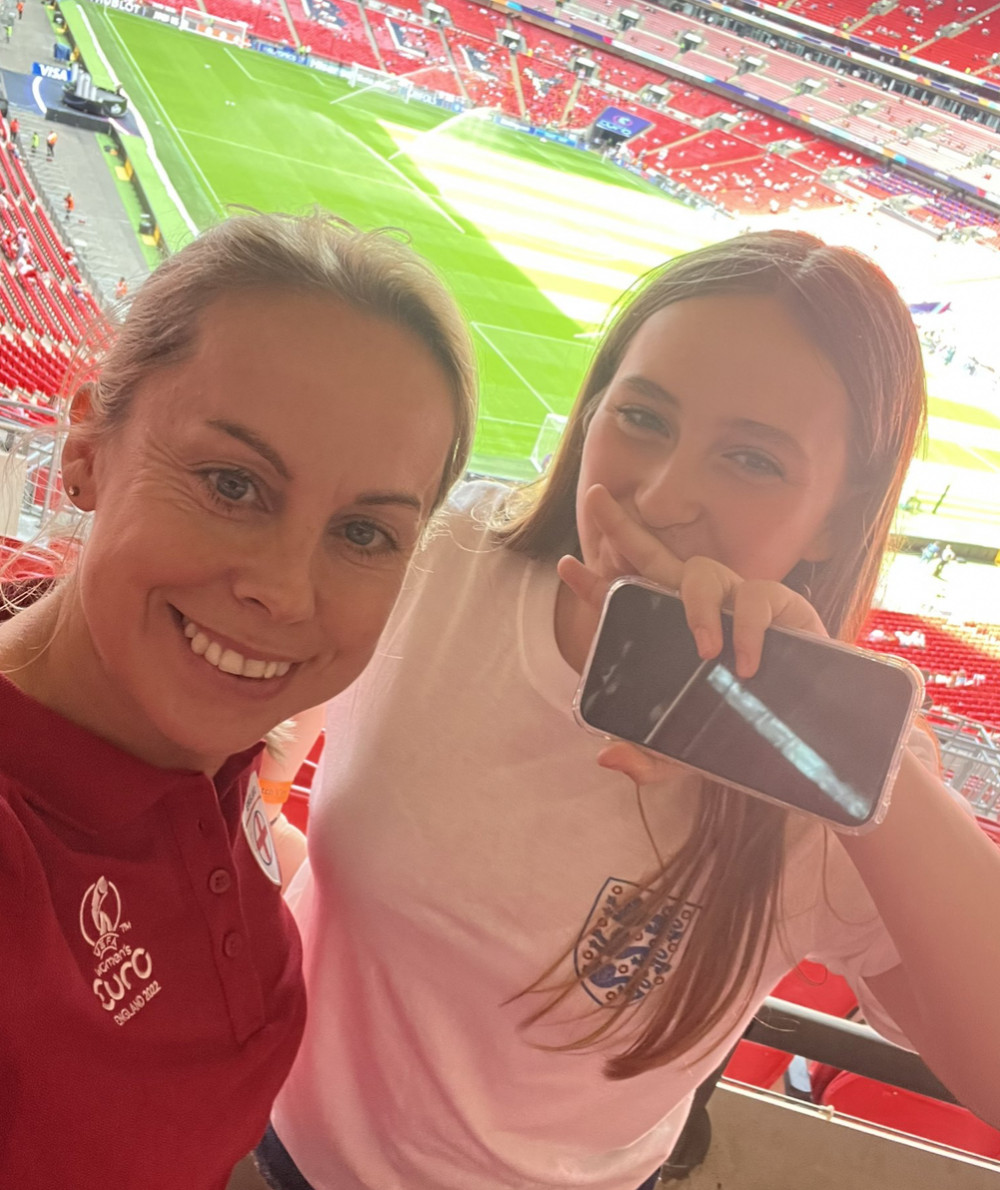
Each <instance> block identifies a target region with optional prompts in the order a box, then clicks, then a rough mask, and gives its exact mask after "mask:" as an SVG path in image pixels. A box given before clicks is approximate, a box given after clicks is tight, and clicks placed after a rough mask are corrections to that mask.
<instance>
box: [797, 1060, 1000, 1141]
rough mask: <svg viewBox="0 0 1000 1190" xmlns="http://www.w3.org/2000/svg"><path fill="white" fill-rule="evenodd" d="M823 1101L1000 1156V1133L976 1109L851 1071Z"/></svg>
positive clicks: (854, 1113) (888, 1124)
mask: <svg viewBox="0 0 1000 1190" xmlns="http://www.w3.org/2000/svg"><path fill="white" fill-rule="evenodd" d="M818 1102H819V1103H822V1104H826V1105H828V1106H829V1107H833V1108H836V1110H837V1111H838V1112H843V1113H844V1114H845V1115H848V1116H853V1117H854V1118H855V1119H859V1120H868V1121H870V1122H872V1123H876V1124H881V1125H883V1126H884V1127H886V1128H894V1129H896V1130H897V1131H898V1132H905V1133H907V1134H909V1135H910V1136H917V1137H922V1138H923V1139H925V1140H931V1141H935V1142H937V1143H938V1144H944V1145H950V1146H951V1147H952V1148H955V1149H962V1150H964V1151H965V1152H968V1153H978V1154H979V1155H980V1156H982V1157H992V1158H994V1159H996V1158H1000V1132H998V1131H997V1130H996V1129H995V1128H991V1127H990V1126H989V1124H984V1123H983V1121H982V1120H980V1119H977V1117H976V1116H974V1115H973V1114H972V1112H970V1111H966V1110H965V1108H962V1107H958V1106H957V1105H956V1104H953V1103H943V1102H941V1101H940V1100H937V1099H929V1098H928V1097H927V1096H926V1095H918V1094H916V1093H915V1092H913V1091H903V1090H900V1089H899V1088H898V1087H890V1086H887V1085H886V1084H885V1083H879V1082H875V1080H874V1079H868V1078H862V1077H861V1075H858V1074H851V1073H850V1072H849V1071H846V1070H841V1071H840V1072H839V1073H837V1074H835V1075H834V1077H833V1078H832V1079H831V1080H830V1081H829V1082H828V1083H827V1084H826V1086H825V1087H823V1089H822V1091H821V1093H820V1095H819V1098H818Z"/></svg>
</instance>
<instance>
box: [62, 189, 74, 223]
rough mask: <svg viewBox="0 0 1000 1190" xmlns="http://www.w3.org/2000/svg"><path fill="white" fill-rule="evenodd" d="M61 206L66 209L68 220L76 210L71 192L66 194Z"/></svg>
mask: <svg viewBox="0 0 1000 1190" xmlns="http://www.w3.org/2000/svg"><path fill="white" fill-rule="evenodd" d="M63 206H64V207H65V208H66V218H67V219H68V218H69V217H70V216H71V215H72V214H73V212H74V211H75V210H76V199H75V198H74V197H73V194H72V191H68V192H67V194H66V197H65V198H64V199H63Z"/></svg>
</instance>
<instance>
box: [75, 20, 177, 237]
mask: <svg viewBox="0 0 1000 1190" xmlns="http://www.w3.org/2000/svg"><path fill="white" fill-rule="evenodd" d="M77 11H78V14H79V17H80V20H81V21H83V23H84V26H85V27H86V29H87V32H88V33H89V34H90V40H91V41H92V42H93V43H94V49H95V50H97V56H98V57H99V58H100V59H101V62H102V64H103V66H104V69H105V70H106V71H107V72H108V77H109V78H111V79H113V80H114V82H115V83H116V84H117V83H119V82H120V81H121V80H120V79H119V78H118V75H117V74H116V73H115V71H114V70H113V69H112V66H111V63H110V62H109V61H108V59H107V56H106V54H105V53H104V50H103V49H102V48H101V42H100V39H99V38H98V37H97V34H96V33H95V32H94V30H93V28H92V27H91V24H90V21H89V20H87V14H86V13H85V12H84V11H83V9H82V8H79V9H78V10H77ZM106 23H107V26H108V28H109V29H110V30H111V32H112V33H114V35H115V36H116V37H118V31H117V30H116V29H115V27H114V25H113V24H112V23H111V19H110V17H108V18H107V19H106ZM118 41H119V43H121V38H120V37H118ZM129 56H130V57H131V55H129ZM132 112H133V115H134V116H135V122H136V124H137V125H138V127H139V132H140V133H141V134H142V139H143V140H144V141H145V142H146V151H147V152H148V153H149V160H150V161H151V162H152V165H153V169H154V170H156V175H157V177H158V178H159V179H160V182H161V183H162V184H163V188H164V189H165V190H166V192H167V194H168V195H169V197H170V201H171V202H172V203H173V204H174V206H175V207H176V208H177V213H178V214H179V215H180V217H181V219H182V220H183V222H184V224H185V226H186V227H187V229H188V231H190V232H191V234H192V235H195V236H196V235H197V234H198V224H197V223H195V221H194V220H193V219H192V218H191V216H190V214H189V213H188V209H187V207H186V206H185V205H184V202H183V200H182V199H181V196H180V195H179V194H178V193H177V190H176V188H175V187H174V184H173V182H172V181H171V180H170V176H169V174H168V173H167V171H166V170H165V169H164V168H163V165H162V163H161V161H160V158H159V157H158V156H157V153H156V146H155V145H154V144H153V136H152V133H151V132H150V131H149V128H148V126H147V124H146V121H145V120H144V119H143V117H142V113H141V112H140V111H139V110H138V109H137V108H136V107H135V105H134V104H133V107H132Z"/></svg>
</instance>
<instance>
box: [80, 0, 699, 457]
mask: <svg viewBox="0 0 1000 1190" xmlns="http://www.w3.org/2000/svg"><path fill="white" fill-rule="evenodd" d="M69 3H70V4H72V3H73V0H69ZM79 9H80V11H81V12H83V13H85V14H86V17H87V19H88V21H89V23H90V26H91V28H92V29H93V31H94V34H95V36H96V38H97V40H98V42H99V43H100V47H101V50H102V51H103V54H104V55H105V56H106V58H107V60H108V62H109V64H110V66H111V68H112V70H113V72H114V73H115V75H117V77H118V78H120V79H121V81H122V82H123V83H124V85H125V89H126V91H127V92H128V94H129V96H130V97H131V99H132V101H133V104H134V105H135V106H136V107H137V108H138V109H139V111H140V112H141V113H142V115H143V117H144V118H145V121H146V124H147V125H148V127H149V130H150V133H151V135H152V139H153V141H154V143H155V149H156V153H157V155H158V156H159V159H160V160H161V162H162V163H163V166H164V168H165V170H166V171H167V173H168V175H169V177H170V180H171V182H172V183H173V185H174V186H175V187H176V189H177V191H178V192H179V194H180V196H181V198H182V200H183V203H184V205H185V207H186V208H187V211H188V212H189V214H190V217H191V219H192V220H193V221H194V222H195V223H196V224H197V225H198V226H199V227H205V226H208V225H209V224H211V223H213V222H215V221H216V220H218V219H219V218H220V217H221V216H222V215H223V214H224V213H225V212H226V211H227V210H228V209H230V207H231V206H232V205H233V204H247V205H250V206H253V207H257V208H260V209H263V210H277V209H280V210H290V211H296V210H302V209H305V208H307V207H309V206H311V205H313V204H316V203H319V204H322V205H323V206H326V207H329V208H330V209H332V210H334V211H336V212H337V213H338V214H341V215H343V216H345V217H346V218H348V219H350V220H352V221H353V222H355V223H358V224H361V225H362V226H365V227H375V226H386V225H388V226H394V227H400V228H403V229H405V230H406V232H407V233H408V234H409V235H410V236H411V237H412V241H413V244H414V246H415V247H416V248H417V249H418V250H419V251H420V252H421V253H423V254H424V255H425V256H426V257H427V258H428V259H429V260H430V261H431V262H432V263H433V264H434V266H435V267H436V268H437V270H438V271H439V272H440V273H441V274H442V276H444V277H445V279H446V280H447V282H448V283H449V285H450V287H451V288H452V290H453V292H454V293H455V295H456V297H457V298H458V301H459V303H460V304H461V306H462V308H463V310H464V311H465V313H466V315H467V316H468V318H469V320H470V322H471V324H472V327H473V335H474V339H475V342H476V349H477V353H478V356H479V360H480V365H481V369H482V378H483V406H482V417H481V424H480V431H479V434H478V437H477V443H476V459H475V462H476V465H478V466H480V467H483V468H490V469H492V470H495V471H498V472H500V473H507V474H512V475H523V474H527V473H528V470H529V468H528V466H527V465H526V463H525V460H526V459H527V457H528V455H529V454H530V452H531V449H532V446H533V445H534V442H535V439H536V436H537V432H538V428H539V426H540V425H541V423H542V421H543V420H544V418H545V416H546V415H547V414H548V413H550V412H556V413H560V414H564V413H566V412H567V411H568V408H569V406H570V404H571V403H572V399H573V396H574V394H575V391H576V389H577V387H578V386H579V383H580V380H581V378H582V376H583V374H584V372H585V370H586V367H587V363H588V360H589V358H590V342H591V332H592V331H593V330H594V328H595V326H596V325H597V323H598V322H599V320H600V319H601V317H602V316H603V314H604V312H605V310H606V309H607V306H608V304H609V303H610V302H611V301H612V300H613V298H614V297H615V296H616V295H617V294H618V293H619V292H620V291H621V290H622V289H623V288H624V287H625V285H627V284H628V283H629V282H630V281H631V280H632V279H633V278H634V277H636V276H637V275H638V274H640V273H641V272H643V271H644V270H645V269H646V268H648V267H649V266H650V265H652V264H654V263H656V262H658V261H659V260H663V259H666V258H668V257H670V256H673V255H675V254H676V253H677V252H678V251H681V250H684V249H687V248H689V247H694V246H696V245H697V244H699V243H702V242H704V234H703V232H701V230H700V228H696V226H695V220H694V217H693V216H692V215H691V213H690V212H689V211H687V210H686V209H685V208H683V207H681V206H680V205H679V204H677V203H675V202H673V201H672V200H670V199H668V198H666V197H665V196H664V195H663V194H662V193H661V192H659V191H657V190H655V189H654V188H652V187H650V186H649V185H648V184H647V183H646V182H644V181H642V180H641V179H639V178H636V177H634V176H632V175H630V174H626V173H624V172H623V171H621V170H619V169H617V168H616V167H614V166H611V165H608V164H607V163H606V162H605V161H603V160H602V159H600V158H599V157H597V156H595V155H591V154H585V153H581V152H579V151H577V150H574V149H569V148H567V147H565V146H560V145H553V144H549V143H546V142H542V141H541V140H538V139H536V138H532V137H527V136H525V135H523V134H521V133H517V132H514V131H511V130H507V129H502V128H500V127H498V126H497V125H495V124H493V123H492V121H491V120H489V119H488V118H486V119H484V118H482V117H481V116H480V115H466V116H464V117H462V118H459V119H456V118H455V117H454V116H452V115H451V113H448V112H446V111H443V110H441V109H437V108H433V107H429V106H427V105H424V104H421V103H417V102H412V103H404V102H402V101H401V100H400V99H398V98H395V97H393V96H389V95H385V94H383V93H381V92H379V91H374V90H371V91H366V92H360V91H354V90H352V89H351V88H350V87H349V86H348V85H347V84H346V83H345V82H344V81H343V80H340V79H337V78H333V77H330V76H328V75H324V74H321V73H319V72H316V71H311V70H307V69H303V68H301V67H298V66H295V65H292V64H289V63H285V62H280V61H278V60H276V59H273V58H268V57H265V56H264V55H261V54H257V53H254V52H252V51H249V50H236V49H231V48H229V47H228V46H225V45H222V44H220V43H218V42H213V41H210V40H209V39H206V38H202V37H198V36H196V35H192V34H186V33H181V32H179V31H177V30H174V29H171V28H168V27H165V26H161V25H158V24H155V23H154V22H152V21H145V20H142V19H141V18H136V17H129V16H127V15H124V14H121V13H117V12H113V11H111V10H107V9H104V8H101V7H99V6H96V5H92V4H89V3H86V4H81V5H79ZM70 19H71V21H72V20H73V18H72V16H71V17H70ZM73 28H74V33H75V30H76V22H73ZM94 52H95V51H94V50H93V49H91V50H90V51H89V52H88V51H85V57H87V58H89V56H90V54H93V53H94ZM136 160H137V163H138V158H136ZM142 178H143V182H144V184H145V179H146V170H145V169H144V170H143V172H142ZM151 201H153V199H151ZM159 201H160V202H162V201H163V200H162V196H161V198H160V200H159ZM154 206H156V202H154Z"/></svg>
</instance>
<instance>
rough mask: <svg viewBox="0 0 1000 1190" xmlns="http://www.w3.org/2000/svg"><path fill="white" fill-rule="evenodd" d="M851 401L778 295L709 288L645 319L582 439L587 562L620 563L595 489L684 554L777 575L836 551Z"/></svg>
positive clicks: (612, 569) (740, 570)
mask: <svg viewBox="0 0 1000 1190" xmlns="http://www.w3.org/2000/svg"><path fill="white" fill-rule="evenodd" d="M850 421H851V418H850V406H849V402H848V397H847V394H846V392H845V391H844V387H843V385H842V384H841V382H840V380H839V378H838V377H837V374H836V372H835V371H834V369H833V368H832V366H831V365H830V364H829V363H828V362H827V361H826V360H825V358H824V357H823V356H822V355H821V354H820V353H819V352H818V351H817V349H816V348H815V347H814V346H813V345H812V344H811V343H810V341H809V340H808V339H807V338H806V337H805V335H804V334H803V333H802V331H800V330H799V328H798V327H797V325H796V323H795V321H794V319H792V318H791V317H790V315H789V314H788V313H787V312H786V311H785V310H784V308H783V307H782V306H781V304H780V303H778V302H777V301H775V300H774V299H772V298H767V297H753V296H749V297H748V296H742V295H740V296H736V295H733V296H716V297H706V298H692V299H688V300H686V301H682V302H677V303H675V304H674V305H671V306H668V307H666V308H665V309H663V310H660V311H659V312H657V313H656V314H654V315H652V316H651V317H650V318H649V319H648V320H647V321H646V322H645V323H644V324H643V326H642V327H641V328H640V330H639V331H638V333H637V334H636V335H635V337H634V338H633V340H632V342H631V344H630V345H629V347H628V349H627V351H626V353H625V356H624V358H623V359H622V362H621V366H620V367H619V368H618V371H617V372H616V374H615V376H614V378H613V379H612V381H611V383H610V385H609V386H608V389H607V391H606V392H605V394H604V396H603V398H602V399H601V402H600V404H599V406H598V408H597V410H596V412H595V414H594V418H593V421H592V422H591V424H590V428H589V430H588V432H587V437H586V440H585V442H584V448H583V460H582V467H581V472H580V483H579V487H578V492H577V518H578V524H579V530H580V540H581V544H582V548H583V557H584V560H585V561H586V562H587V563H588V564H591V565H595V566H598V567H600V568H601V569H604V570H605V571H607V572H609V573H617V572H618V571H619V570H620V566H619V565H618V564H617V562H618V560H617V559H615V558H614V557H613V556H611V550H610V547H609V545H608V544H607V543H606V542H604V541H603V540H602V537H601V535H600V533H599V531H598V530H597V529H596V527H595V526H592V525H589V524H588V523H587V518H586V516H585V514H584V513H583V511H582V505H581V498H582V496H583V494H584V493H585V492H586V491H587V490H588V489H589V488H590V487H591V486H592V485H594V484H597V483H600V484H603V485H604V486H605V487H606V488H608V490H609V491H610V492H611V494H612V495H613V496H614V497H615V498H616V499H617V500H618V501H619V502H620V503H621V504H622V505H623V506H624V507H625V509H626V510H627V511H628V512H629V513H630V514H631V515H632V516H633V517H635V519H636V520H637V521H639V522H641V523H642V524H643V525H645V526H646V527H647V528H649V529H651V530H652V531H653V532H654V533H655V534H656V535H657V537H659V539H660V540H661V541H662V542H663V543H664V544H665V545H666V546H668V548H669V549H671V550H672V551H673V552H674V553H675V554H676V555H677V556H678V557H679V558H681V559H682V560H686V559H688V558H690V557H693V556H695V555H700V556H704V557H709V558H713V559H715V560H716V561H718V562H722V563H723V564H724V565H725V566H728V567H729V568H730V569H731V570H734V571H735V572H736V573H737V574H739V575H740V576H742V577H743V578H745V579H775V580H781V579H783V578H785V576H786V575H787V574H788V573H789V572H790V571H791V570H792V569H793V567H794V566H795V565H796V563H798V562H800V561H802V560H812V561H820V560H822V559H824V558H826V557H828V556H829V553H830V550H831V540H830V539H831V532H830V524H831V519H832V517H831V514H832V513H833V512H834V510H835V509H836V507H837V504H838V500H839V499H840V497H841V494H842V492H843V490H844V487H845V476H846V471H847V459H848V436H849V433H850Z"/></svg>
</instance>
